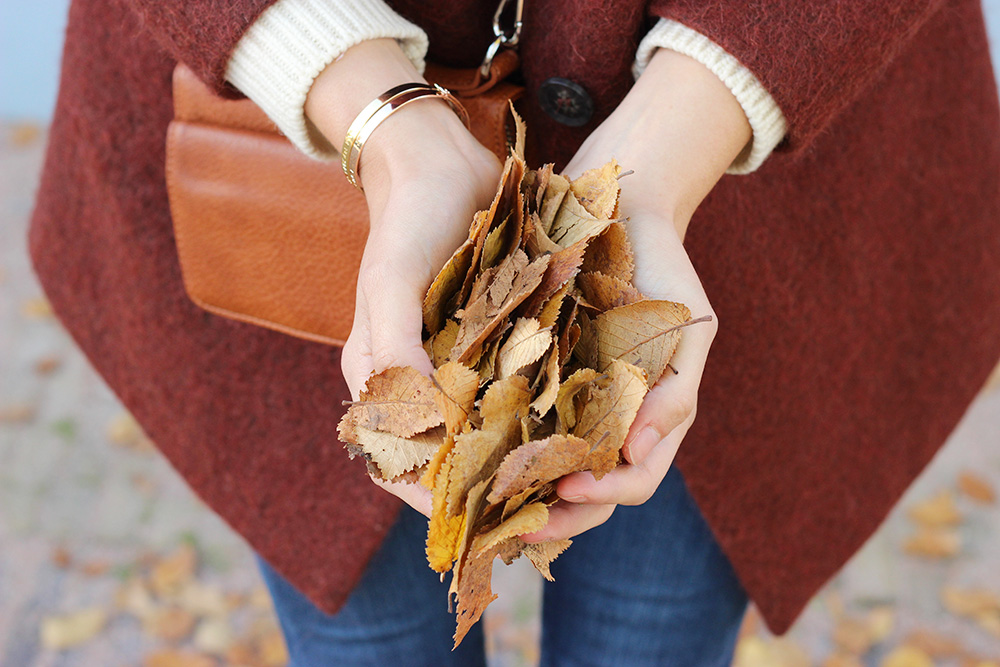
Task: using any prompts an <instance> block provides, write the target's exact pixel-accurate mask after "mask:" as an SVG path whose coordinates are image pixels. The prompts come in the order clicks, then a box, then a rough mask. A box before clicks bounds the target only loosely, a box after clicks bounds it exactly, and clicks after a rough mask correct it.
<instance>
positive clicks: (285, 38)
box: [226, 0, 428, 160]
mask: <svg viewBox="0 0 1000 667" xmlns="http://www.w3.org/2000/svg"><path fill="white" fill-rule="evenodd" d="M379 38H394V39H396V40H397V41H398V42H399V45H400V47H401V48H402V49H403V53H405V54H406V56H407V57H408V58H409V59H410V60H411V61H413V65H414V67H416V68H417V71H419V72H421V73H423V71H424V56H426V54H427V45H428V42H427V34H426V33H425V32H424V31H423V30H421V29H420V28H419V27H417V26H416V25H414V24H413V23H411V22H409V21H407V20H406V19H404V18H403V17H401V16H400V15H399V14H397V13H396V12H394V11H393V10H392V9H390V8H389V6H388V5H386V4H385V3H384V2H383V1H382V0H354V1H353V2H351V3H343V2H338V1H337V0H278V2H276V3H274V4H273V5H271V6H270V7H269V8H268V9H267V10H265V11H264V12H263V13H262V14H261V15H260V17H259V18H258V19H257V20H256V21H254V23H253V25H251V26H250V28H249V29H248V30H247V31H246V33H245V34H244V35H243V37H241V38H240V41H239V43H238V44H237V45H236V48H235V49H234V51H233V54H232V56H231V57H230V59H229V63H228V65H227V68H226V80H228V81H229V82H230V83H232V84H233V85H234V86H236V87H237V88H238V89H239V90H240V91H241V92H242V93H243V94H244V95H246V96H247V97H249V98H250V99H251V100H253V101H254V102H256V103H257V105H258V106H259V107H260V108H261V109H262V110H263V111H264V113H266V114H267V115H268V117H270V118H271V120H272V121H274V123H275V125H277V126H278V129H280V130H281V131H282V132H283V133H284V134H285V136H286V137H288V139H289V140H290V141H291V142H292V143H293V144H295V145H296V146H297V147H298V148H300V149H301V150H302V151H303V152H304V153H306V154H307V155H310V156H312V157H314V158H317V159H320V160H339V159H340V149H339V148H335V147H333V146H332V145H331V144H330V142H329V141H327V140H326V138H325V137H323V135H322V134H321V133H320V132H319V130H317V129H316V127H315V126H314V125H313V124H312V123H311V122H310V121H309V119H308V118H306V115H305V111H304V109H305V103H306V96H307V95H308V94H309V89H310V88H311V87H312V84H313V81H314V80H315V79H316V77H317V76H319V74H320V72H322V71H323V69H324V68H326V66H327V65H329V64H330V63H331V62H333V61H334V60H335V59H336V58H337V57H338V56H339V55H340V54H342V53H343V52H344V51H346V50H347V49H349V48H350V47H352V46H354V45H355V44H357V43H359V42H362V41H365V40H369V39H379Z"/></svg>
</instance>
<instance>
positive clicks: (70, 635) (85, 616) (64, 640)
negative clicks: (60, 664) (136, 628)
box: [39, 607, 108, 651]
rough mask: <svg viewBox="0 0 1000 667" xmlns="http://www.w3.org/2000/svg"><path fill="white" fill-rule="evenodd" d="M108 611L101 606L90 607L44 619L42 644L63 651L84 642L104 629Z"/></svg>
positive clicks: (40, 632) (40, 633) (41, 634)
mask: <svg viewBox="0 0 1000 667" xmlns="http://www.w3.org/2000/svg"><path fill="white" fill-rule="evenodd" d="M107 622H108V613H107V612H106V611H105V610H103V609H101V608H100V607H88V608H87V609H81V610H79V611H75V612H72V613H70V614H63V615H59V616H46V617H45V618H43V619H42V625H41V628H40V629H39V639H40V641H41V642H42V646H44V647H45V648H48V649H53V650H56V651H62V650H65V649H68V648H72V647H74V646H79V645H80V644H84V643H86V642H88V641H90V640H91V639H93V638H94V637H96V636H97V635H98V634H100V632H101V630H103V629H104V626H105V624H106V623H107Z"/></svg>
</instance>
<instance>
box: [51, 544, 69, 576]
mask: <svg viewBox="0 0 1000 667" xmlns="http://www.w3.org/2000/svg"><path fill="white" fill-rule="evenodd" d="M52 564H53V565H55V566H56V567H58V568H59V569H60V570H65V569H66V568H68V567H69V566H70V565H72V564H73V556H71V555H70V553H69V549H67V548H66V547H64V546H58V547H56V548H55V549H53V550H52Z"/></svg>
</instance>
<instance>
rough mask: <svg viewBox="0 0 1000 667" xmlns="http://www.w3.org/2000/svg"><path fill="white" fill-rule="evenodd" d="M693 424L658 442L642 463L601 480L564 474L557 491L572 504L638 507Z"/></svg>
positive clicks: (584, 474) (585, 474)
mask: <svg viewBox="0 0 1000 667" xmlns="http://www.w3.org/2000/svg"><path fill="white" fill-rule="evenodd" d="M693 423H694V416H693V415H692V416H691V417H690V418H689V419H688V420H686V421H685V422H684V423H683V424H681V425H680V426H679V427H678V428H675V429H674V430H673V431H671V432H670V434H669V435H668V436H667V437H666V438H663V440H661V441H660V442H659V443H657V445H656V446H655V447H653V449H652V450H651V451H650V452H649V455H648V456H646V457H645V458H644V460H643V461H642V462H641V463H637V464H625V465H620V466H618V467H617V468H615V469H614V470H612V471H611V472H609V473H608V474H606V475H605V476H604V477H602V478H601V479H600V480H595V479H594V476H593V475H592V474H590V472H579V473H573V474H572V475H567V476H566V477H564V478H563V479H562V480H561V481H560V482H559V484H558V485H557V486H556V492H557V493H558V494H559V497H560V498H562V499H564V500H568V501H570V502H573V503H575V504H592V505H606V504H609V503H614V504H617V505H641V504H642V503H644V502H646V501H647V500H649V499H650V498H651V497H652V495H653V494H654V493H655V492H656V489H657V488H659V486H660V482H662V481H663V478H664V476H666V474H667V471H668V470H669V469H670V466H671V464H672V463H673V460H674V457H675V456H676V455H677V450H678V449H679V448H680V444H681V441H682V440H683V439H684V436H685V435H687V432H688V430H689V429H690V428H691V424H693Z"/></svg>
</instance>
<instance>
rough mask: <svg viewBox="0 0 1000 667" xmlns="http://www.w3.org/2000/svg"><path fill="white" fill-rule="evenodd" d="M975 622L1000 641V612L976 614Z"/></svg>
mask: <svg viewBox="0 0 1000 667" xmlns="http://www.w3.org/2000/svg"><path fill="white" fill-rule="evenodd" d="M973 620H975V622H976V625H978V626H979V627H980V628H982V629H983V630H985V631H986V632H988V633H990V634H991V635H993V636H994V637H996V638H998V639H1000V611H997V610H995V609H994V610H991V611H984V612H981V613H979V614H976V615H975V617H974V618H973Z"/></svg>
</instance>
